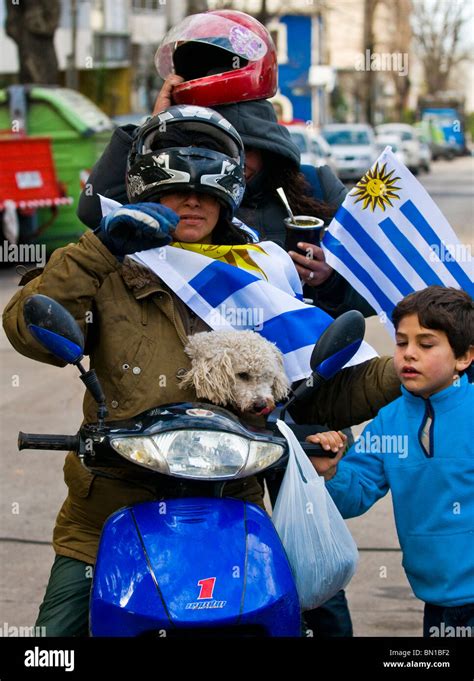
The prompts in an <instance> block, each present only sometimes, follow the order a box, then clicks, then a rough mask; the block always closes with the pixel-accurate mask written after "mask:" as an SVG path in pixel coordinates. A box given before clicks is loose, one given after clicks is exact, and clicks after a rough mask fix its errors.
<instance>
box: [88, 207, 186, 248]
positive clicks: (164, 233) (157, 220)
mask: <svg viewBox="0 0 474 681" xmlns="http://www.w3.org/2000/svg"><path fill="white" fill-rule="evenodd" d="M178 222H179V215H177V214H176V213H175V212H174V211H173V210H171V208H168V207H167V206H163V205H162V204H161V203H134V204H126V205H125V206H120V208H116V209H115V210H114V211H112V213H110V214H109V215H106V216H105V217H104V218H102V221H101V223H100V225H99V227H98V228H97V229H96V230H94V234H95V235H96V236H97V237H98V238H99V239H100V240H101V241H102V243H103V244H104V246H106V247H107V248H108V249H109V251H110V252H111V253H112V254H113V255H115V256H117V257H118V258H122V257H123V256H124V255H128V254H129V253H136V252H137V251H146V250H149V249H150V248H160V247H161V246H166V245H167V244H169V243H170V241H172V238H171V236H170V232H173V231H174V230H175V229H176V226H177V224H178Z"/></svg>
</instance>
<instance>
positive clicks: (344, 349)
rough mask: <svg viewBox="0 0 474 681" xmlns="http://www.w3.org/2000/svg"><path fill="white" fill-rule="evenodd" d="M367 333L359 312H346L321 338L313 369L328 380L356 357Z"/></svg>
mask: <svg viewBox="0 0 474 681" xmlns="http://www.w3.org/2000/svg"><path fill="white" fill-rule="evenodd" d="M364 333H365V319H364V317H363V315H362V314H361V313H360V312H358V311H357V310H350V311H349V312H344V314H342V315H341V316H340V317H338V318H337V319H335V320H334V321H333V322H332V323H331V324H330V325H329V326H328V328H327V329H326V330H325V331H324V333H323V334H322V335H321V336H320V337H319V340H318V342H317V343H316V345H315V346H314V349H313V352H312V354H311V360H310V364H311V369H312V370H313V372H315V371H317V372H318V374H320V375H321V376H322V377H323V378H325V379H326V380H328V379H329V378H331V376H334V374H335V373H337V372H338V371H340V369H342V367H343V366H344V365H345V364H346V363H347V362H348V361H349V360H350V359H351V357H353V356H354V355H355V353H356V352H357V350H358V349H359V347H360V345H361V343H362V341H363V339H364Z"/></svg>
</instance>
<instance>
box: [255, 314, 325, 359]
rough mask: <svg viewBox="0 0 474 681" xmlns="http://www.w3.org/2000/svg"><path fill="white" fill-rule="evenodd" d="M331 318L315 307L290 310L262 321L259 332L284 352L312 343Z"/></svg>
mask: <svg viewBox="0 0 474 681" xmlns="http://www.w3.org/2000/svg"><path fill="white" fill-rule="evenodd" d="M331 322H332V318H331V317H330V316H329V315H328V314H326V313H325V312H323V311H322V310H320V309H319V308H317V307H310V306H307V307H305V308H302V309H300V310H291V311H289V312H284V313H283V314H280V315H277V316H276V317H273V318H272V319H269V320H267V321H266V322H264V324H263V326H262V329H261V330H260V331H259V333H260V334H261V335H262V336H264V338H266V339H267V340H269V341H270V342H271V343H276V345H277V346H278V348H279V349H280V350H281V352H283V354H286V353H287V352H293V351H294V350H298V349H299V348H304V347H306V346H307V345H314V343H316V341H317V340H318V338H319V336H320V335H321V334H322V332H323V331H324V330H325V329H326V328H327V327H328V326H329V324H330V323H331Z"/></svg>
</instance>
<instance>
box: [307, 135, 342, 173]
mask: <svg viewBox="0 0 474 681" xmlns="http://www.w3.org/2000/svg"><path fill="white" fill-rule="evenodd" d="M311 143H312V148H313V151H314V153H315V154H316V156H317V157H318V158H319V159H321V163H319V164H318V165H327V166H329V167H330V168H331V170H332V171H333V173H334V174H335V175H337V165H336V161H335V159H334V154H333V153H332V149H331V147H330V146H329V144H328V143H327V142H326V140H325V139H324V137H323V136H322V135H321V134H320V133H318V132H315V131H313V132H312V134H311Z"/></svg>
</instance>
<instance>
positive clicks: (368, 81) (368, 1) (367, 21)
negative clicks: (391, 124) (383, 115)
mask: <svg viewBox="0 0 474 681" xmlns="http://www.w3.org/2000/svg"><path fill="white" fill-rule="evenodd" d="M378 4H379V0H364V35H363V43H364V54H366V53H367V51H368V53H369V54H372V53H373V52H375V34H374V19H375V11H376V9H377V5H378ZM364 76H365V88H364V106H365V118H366V121H367V123H373V122H374V114H375V80H376V76H375V74H374V72H373V71H372V69H366V70H365V72H364Z"/></svg>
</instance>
